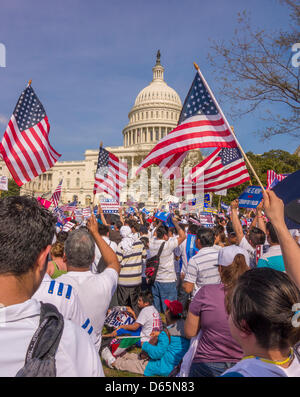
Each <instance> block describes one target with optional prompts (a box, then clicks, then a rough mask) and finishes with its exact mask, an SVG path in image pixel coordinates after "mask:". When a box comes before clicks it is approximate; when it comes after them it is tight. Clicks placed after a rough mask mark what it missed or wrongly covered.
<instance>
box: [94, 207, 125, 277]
mask: <svg viewBox="0 0 300 397" xmlns="http://www.w3.org/2000/svg"><path fill="white" fill-rule="evenodd" d="M87 228H88V229H89V231H90V233H91V235H92V236H93V237H94V240H95V242H96V244H97V246H98V248H99V250H100V252H101V255H102V258H103V260H104V261H105V263H107V268H108V269H109V268H111V269H114V270H115V271H116V272H117V273H118V274H119V273H120V270H121V266H120V263H119V261H118V258H117V255H116V254H115V252H114V251H113V249H112V248H110V246H109V245H108V244H107V243H106V242H105V241H104V240H103V238H102V237H101V236H100V234H99V232H98V222H97V220H96V218H95V215H94V214H92V216H91V217H90V218H89V220H88V222H87Z"/></svg>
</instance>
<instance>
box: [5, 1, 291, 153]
mask: <svg viewBox="0 0 300 397" xmlns="http://www.w3.org/2000/svg"><path fill="white" fill-rule="evenodd" d="M243 10H247V11H248V12H250V15H251V20H252V21H255V23H254V22H252V23H253V26H254V27H257V28H259V29H265V30H266V31H268V32H271V31H274V30H275V29H278V28H282V29H283V30H284V29H285V28H287V26H288V23H289V12H288V10H287V9H286V8H285V7H283V6H282V4H280V2H279V0H251V2H250V1H246V0H211V1H210V2H206V1H203V0H185V1H182V0H181V1H180V0H152V1H147V0H126V1H124V0H110V1H104V0H60V1H57V0H52V1H51V2H46V1H45V0H44V1H41V0H39V1H38V0H26V1H24V0H2V1H1V5H0V43H3V44H4V45H5V47H6V53H7V57H6V68H0V130H1V136H2V134H3V133H4V130H5V127H6V121H7V120H8V119H9V118H10V116H11V114H12V111H13V109H14V106H15V104H16V102H17V99H18V97H19V95H20V93H21V91H22V90H23V89H24V87H25V86H26V84H27V82H28V80H29V79H32V86H33V88H34V90H35V91H36V93H37V95H38V96H39V98H40V100H41V102H42V103H43V105H44V107H45V109H46V112H47V115H48V117H49V121H50V125H51V130H50V141H51V143H52V144H53V146H54V148H55V149H56V150H57V151H58V152H59V153H62V157H61V160H80V159H83V157H84V151H85V150H86V149H97V148H98V146H99V142H100V141H101V140H102V141H103V142H104V145H105V146H113V145H122V144H123V139H122V129H123V128H124V127H125V125H126V124H127V123H128V112H129V111H130V109H131V107H132V106H133V104H134V100H135V98H136V96H137V94H138V93H139V91H140V90H141V89H142V88H144V87H145V86H146V85H148V84H149V82H150V81H151V79H152V66H153V65H154V64H155V55H156V52H157V50H158V49H160V51H161V54H162V55H161V63H162V64H163V66H164V67H165V80H166V81H167V83H168V84H169V85H170V86H171V87H173V88H174V89H175V90H176V91H177V92H178V94H179V95H180V97H181V100H182V101H184V98H185V96H186V94H187V92H188V89H189V87H190V85H191V83H192V80H193V77H194V74H195V70H194V67H193V62H194V61H195V62H197V63H198V65H199V66H200V68H201V71H202V73H203V74H204V76H205V78H206V80H207V81H208V83H209V84H210V86H211V88H212V90H213V91H214V93H215V95H216V97H217V99H218V100H219V102H220V104H221V105H222V108H223V110H224V113H225V114H226V116H227V118H228V120H229V122H230V121H231V117H230V104H229V103H226V102H224V100H223V99H224V98H222V97H220V96H218V86H217V84H216V83H215V80H214V75H213V73H212V71H211V69H210V66H209V61H208V58H207V56H208V54H209V52H210V51H211V40H215V41H221V40H224V41H225V42H226V41H228V40H230V39H232V38H233V37H234V28H235V27H236V25H237V22H236V21H237V14H238V12H241V11H243ZM260 123H261V122H260V121H259V119H258V118H257V117H255V115H253V114H252V115H251V116H244V117H242V118H241V119H240V120H238V121H236V122H234V126H235V131H236V134H237V136H238V139H239V141H240V143H241V145H242V146H243V148H244V150H245V151H249V150H251V151H253V152H254V153H263V152H264V151H267V150H270V149H283V150H287V151H289V152H294V151H295V149H296V147H297V146H298V145H299V142H297V140H296V138H290V137H286V136H282V137H274V138H272V139H271V140H268V141H265V142H263V143H262V142H261V141H260V140H259V138H258V137H256V136H255V135H254V131H255V130H256V129H257V126H258V125H260Z"/></svg>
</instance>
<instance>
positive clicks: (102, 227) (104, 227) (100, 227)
mask: <svg viewBox="0 0 300 397" xmlns="http://www.w3.org/2000/svg"><path fill="white" fill-rule="evenodd" d="M98 232H99V234H100V236H107V234H108V233H109V227H108V226H107V225H103V224H102V225H101V224H100V223H98Z"/></svg>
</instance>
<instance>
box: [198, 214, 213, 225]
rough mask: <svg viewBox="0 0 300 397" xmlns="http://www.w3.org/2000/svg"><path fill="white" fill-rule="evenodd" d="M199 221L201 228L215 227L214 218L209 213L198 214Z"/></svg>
mask: <svg viewBox="0 0 300 397" xmlns="http://www.w3.org/2000/svg"><path fill="white" fill-rule="evenodd" d="M199 219H200V223H201V226H204V227H214V226H215V222H214V216H213V214H212V213H211V212H205V211H203V212H200V215H199Z"/></svg>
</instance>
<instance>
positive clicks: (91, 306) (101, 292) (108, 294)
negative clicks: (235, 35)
mask: <svg viewBox="0 0 300 397" xmlns="http://www.w3.org/2000/svg"><path fill="white" fill-rule="evenodd" d="M118 277H119V275H118V273H117V272H116V271H115V270H114V269H111V268H108V269H105V270H104V271H103V272H102V273H97V274H94V273H92V272H91V271H89V270H88V271H85V272H68V273H66V274H63V275H62V276H60V277H58V278H57V279H56V280H57V281H58V282H63V283H68V284H71V285H72V286H73V287H74V289H75V290H76V291H77V293H78V296H79V299H80V302H81V305H82V308H83V310H84V312H85V313H86V315H87V316H88V318H89V319H90V321H91V324H93V327H94V333H95V338H96V347H97V348H100V345H101V334H102V328H103V324H104V321H105V316H106V312H107V309H108V306H109V304H110V301H111V298H112V296H113V294H114V292H115V290H116V288H117V284H118ZM89 325H90V323H88V324H86V327H88V326H89Z"/></svg>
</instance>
